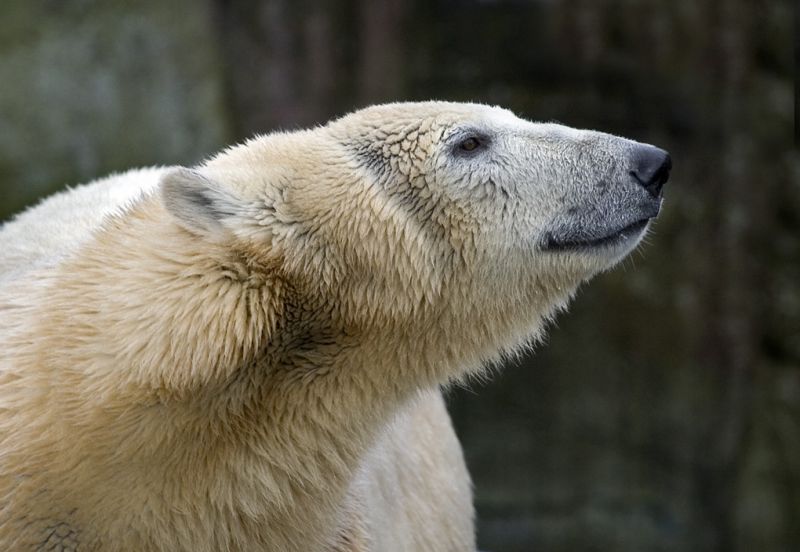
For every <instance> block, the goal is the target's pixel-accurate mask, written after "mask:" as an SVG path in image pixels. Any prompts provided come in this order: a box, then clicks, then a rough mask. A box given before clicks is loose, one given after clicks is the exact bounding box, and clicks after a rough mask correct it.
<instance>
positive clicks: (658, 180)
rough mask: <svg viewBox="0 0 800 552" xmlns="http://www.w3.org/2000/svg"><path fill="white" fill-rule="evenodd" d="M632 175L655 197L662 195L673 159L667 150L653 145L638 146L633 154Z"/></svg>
mask: <svg viewBox="0 0 800 552" xmlns="http://www.w3.org/2000/svg"><path fill="white" fill-rule="evenodd" d="M631 164H632V166H633V168H632V169H631V172H630V174H631V176H632V177H634V178H635V179H636V181H637V182H639V184H641V185H642V186H644V188H645V189H646V190H647V191H648V192H650V195H652V196H653V197H658V196H660V195H661V188H663V187H664V184H665V183H666V182H667V180H669V171H670V169H671V168H672V159H670V157H669V153H667V152H666V151H664V150H662V149H659V148H655V147H653V146H636V149H635V150H634V151H633V153H632V154H631Z"/></svg>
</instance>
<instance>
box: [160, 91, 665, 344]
mask: <svg viewBox="0 0 800 552" xmlns="http://www.w3.org/2000/svg"><path fill="white" fill-rule="evenodd" d="M669 170H670V159H669V156H668V155H667V153H666V152H664V151H663V150H660V149H658V148H655V147H653V146H649V145H644V144H640V143H637V142H633V141H630V140H626V139H623V138H618V137H615V136H611V135H608V134H602V133H599V132H594V131H587V130H575V129H572V128H568V127H564V126H561V125H557V124H541V123H532V122H529V121H526V120H523V119H520V118H518V117H516V116H515V115H514V114H512V113H511V112H509V111H507V110H505V109H501V108H497V107H489V106H485V105H476V104H458V103H443V102H426V103H398V104H389V105H382V106H373V107H369V108H366V109H363V110H361V111H357V112H355V113H352V114H350V115H347V116H345V117H343V118H341V119H338V120H335V121H333V122H331V123H329V124H328V125H327V126H324V127H320V128H316V129H313V130H306V131H299V132H294V133H283V134H272V135H268V136H264V137H258V138H255V139H253V140H251V141H249V142H247V143H245V144H243V145H241V146H238V147H236V148H233V149H231V150H228V151H226V152H224V153H223V154H221V155H219V156H217V157H216V158H214V159H212V160H210V161H209V162H208V163H206V164H205V165H203V166H201V167H199V168H197V169H192V170H189V169H177V170H175V171H172V172H170V173H168V174H167V175H166V176H165V177H164V181H163V186H162V197H163V199H164V202H165V205H166V206H167V208H168V210H169V211H171V212H172V213H173V214H174V215H175V216H176V217H177V219H178V220H179V221H180V222H181V224H183V225H184V226H185V227H186V228H187V229H188V230H190V231H192V232H195V233H197V234H198V236H200V238H201V239H208V240H217V241H220V240H222V241H225V240H228V241H231V243H233V244H235V245H234V247H238V248H240V249H241V250H242V251H245V252H247V253H246V254H247V255H251V256H252V257H253V261H252V263H251V266H254V267H257V266H262V267H273V268H274V267H278V268H276V270H279V271H280V272H281V273H282V274H283V275H284V276H285V278H286V279H287V281H290V282H292V285H293V287H294V289H298V290H302V291H301V292H300V293H301V295H302V296H303V301H304V302H305V303H308V304H309V305H310V306H309V307H307V309H306V310H307V312H316V313H325V314H324V315H321V316H325V317H328V318H329V319H330V321H333V322H331V323H335V324H338V325H340V326H342V327H347V328H348V329H349V331H353V328H361V329H367V328H375V327H383V328H391V330H392V331H398V330H402V331H408V330H409V329H410V328H417V329H419V331H430V330H431V328H434V327H437V326H436V325H439V326H438V327H441V328H444V329H443V331H444V332H445V333H447V334H448V335H449V336H450V338H452V336H453V335H454V334H455V335H459V336H461V337H463V338H464V339H466V340H468V341H471V342H474V343H476V344H478V343H480V345H479V346H478V348H479V349H485V351H482V352H479V353H480V354H481V355H484V354H490V353H489V351H491V350H492V349H498V350H500V349H503V348H507V347H513V346H514V345H515V344H516V343H518V342H521V341H524V338H525V336H526V335H530V334H534V333H535V332H536V330H537V328H538V327H539V326H541V320H542V319H543V318H544V317H547V316H548V315H549V314H550V313H551V312H552V311H553V310H554V309H555V308H557V307H558V306H560V305H563V304H564V302H565V301H566V299H567V298H568V297H569V296H570V295H571V293H572V292H573V291H574V290H575V289H576V288H577V286H578V285H579V284H580V283H581V282H582V281H584V280H586V279H588V278H590V277H591V276H593V275H594V274H596V273H598V272H599V271H602V270H605V269H607V268H609V267H611V266H613V265H614V264H616V263H617V262H619V261H620V259H622V258H623V257H624V256H625V255H627V254H628V253H629V252H630V251H631V250H633V249H634V248H635V247H636V245H637V244H638V243H639V241H640V240H641V238H642V236H643V235H644V233H645V232H646V230H647V227H648V225H649V223H650V221H651V220H652V219H653V218H654V217H655V216H656V215H657V214H658V212H659V209H660V206H661V202H662V195H661V191H662V186H663V184H664V183H665V181H666V180H667V177H668V174H669ZM412 333H413V332H412Z"/></svg>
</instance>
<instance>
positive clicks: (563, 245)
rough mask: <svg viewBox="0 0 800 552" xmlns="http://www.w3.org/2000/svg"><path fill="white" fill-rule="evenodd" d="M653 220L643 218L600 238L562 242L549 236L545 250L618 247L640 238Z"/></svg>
mask: <svg viewBox="0 0 800 552" xmlns="http://www.w3.org/2000/svg"><path fill="white" fill-rule="evenodd" d="M650 220H651V219H649V218H643V219H640V220H637V221H636V222H633V223H631V224H628V225H627V226H625V227H623V228H620V229H618V230H614V231H613V232H610V233H608V234H605V235H603V236H600V237H596V238H595V237H592V238H587V239H563V240H560V239H558V238H556V237H555V236H553V235H552V234H550V235H548V236H547V237H546V238H545V242H544V249H546V250H548V251H563V250H571V249H591V248H597V247H603V246H608V245H616V244H618V243H622V242H625V241H628V240H629V239H631V238H638V237H639V236H640V235H641V233H642V231H643V230H644V229H645V227H646V226H647V224H648V223H649V222H650Z"/></svg>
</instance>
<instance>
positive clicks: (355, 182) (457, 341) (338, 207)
mask: <svg viewBox="0 0 800 552" xmlns="http://www.w3.org/2000/svg"><path fill="white" fill-rule="evenodd" d="M475 132H477V133H478V134H479V136H481V140H484V139H485V142H486V143H485V144H482V147H483V146H486V147H487V148H488V145H487V144H489V143H490V142H491V150H489V153H485V152H484V153H481V152H478V153H473V152H471V151H467V150H466V149H465V148H461V149H459V147H460V146H459V145H458V144H459V143H461V142H459V141H460V140H462V139H463V136H465V135H467V134H469V133H475ZM489 136H490V137H491V138H489ZM625 147H627V146H626V145H625V141H623V140H621V139H617V138H613V137H610V136H607V135H602V134H598V133H591V132H586V131H574V130H571V129H566V128H564V127H559V126H557V125H536V124H533V123H528V122H526V121H522V120H520V119H517V118H516V117H514V116H513V115H512V114H511V113H509V112H507V111H505V110H501V109H499V108H491V107H486V106H480V105H468V104H447V103H436V102H431V103H423V104H393V105H388V106H378V107H373V108H368V109H366V110H363V111H359V112H356V113H354V114H351V115H349V116H347V117H345V118H342V119H340V120H337V121H334V122H332V123H330V124H329V125H327V126H325V127H321V128H317V129H314V130H309V131H301V132H296V133H289V134H274V135H269V136H263V137H258V138H256V139H253V140H251V141H249V142H247V143H245V144H243V145H240V146H237V147H234V148H232V149H229V150H227V151H225V152H223V153H221V154H219V155H218V156H216V157H215V158H213V159H211V160H210V161H208V162H207V163H204V164H203V165H202V166H200V167H198V168H196V169H184V168H164V169H151V170H143V171H137V172H131V173H126V174H124V175H119V176H116V177H111V178H109V179H106V180H103V181H98V182H96V183H93V184H90V185H88V186H85V187H80V188H77V189H75V190H70V191H67V192H64V193H62V194H59V195H57V196H54V197H53V198H51V199H49V200H47V201H45V202H43V203H42V204H41V205H39V206H37V207H36V208H34V209H32V210H30V211H28V212H26V213H23V214H22V215H21V216H20V217H18V218H17V219H15V220H14V221H12V222H10V223H8V224H7V225H6V226H4V227H3V228H2V232H0V248H1V251H2V253H0V549H3V550H39V549H41V550H45V549H47V550H50V549H55V550H80V551H90V550H110V551H115V550H120V551H121V550H131V551H133V550H137V551H180V550H192V551H218V550H229V551H239V550H241V551H251V550H253V551H254V550H276V551H332V550H341V551H345V550H348V551H350V550H372V551H380V552H383V551H409V550H420V551H432V552H435V551H467V550H474V547H475V541H474V534H473V521H472V518H473V512H472V505H471V497H470V495H471V493H470V482H469V477H468V475H467V472H466V468H465V466H464V461H463V458H462V455H461V451H460V448H459V445H458V443H457V441H456V438H455V436H454V434H453V431H452V427H451V425H450V421H449V419H448V417H447V413H446V410H445V408H444V406H443V403H442V398H441V394H440V392H439V391H438V386H439V385H441V384H445V383H446V382H448V381H450V380H453V379H455V378H460V377H463V376H464V375H465V374H467V373H470V372H473V371H475V370H477V369H479V368H480V367H481V366H482V365H484V364H485V363H486V362H488V361H492V360H495V359H497V358H498V356H499V355H500V354H502V353H503V352H504V351H513V350H514V349H516V348H518V347H519V346H521V345H523V344H524V343H526V342H527V341H529V340H530V339H531V338H534V337H535V336H536V335H537V334H538V333H539V332H540V330H541V326H542V323H543V321H544V320H545V319H547V317H549V316H550V315H551V314H552V313H553V312H554V310H556V309H557V308H559V307H560V306H561V305H563V304H564V303H565V301H566V300H567V299H568V297H569V296H570V294H571V293H572V292H573V291H574V290H575V288H576V287H577V286H578V284H579V283H580V282H581V281H583V280H585V279H586V278H588V277H590V276H591V275H593V274H594V273H596V272H597V271H599V270H603V269H605V268H607V267H609V266H611V265H613V264H614V263H615V262H617V261H618V260H619V259H620V258H621V257H622V256H624V255H625V254H626V253H627V252H628V251H630V249H631V248H632V247H634V246H635V243H636V240H629V241H627V242H625V243H623V244H621V245H618V246H614V247H606V248H603V249H602V250H601V251H597V252H587V251H564V252H547V251H543V250H542V248H541V247H540V243H541V238H542V236H545V235H546V232H547V231H548V228H549V227H550V226H549V225H552V224H554V221H558V220H560V219H559V218H558V217H559V216H561V213H562V212H563V211H565V209H567V207H568V204H569V201H568V200H565V198H570V197H582V196H585V195H586V194H589V193H591V187H592V186H593V182H594V179H596V175H598V174H603V175H607V174H609V171H612V170H614V167H615V163H616V161H615V159H616V157H617V156H618V154H619V152H621V151H623V150H624V149H625ZM597 152H600V153H597ZM490 153H491V156H489V155H490ZM481 156H483V157H481ZM590 181H591V184H590ZM59 547H60V548H59Z"/></svg>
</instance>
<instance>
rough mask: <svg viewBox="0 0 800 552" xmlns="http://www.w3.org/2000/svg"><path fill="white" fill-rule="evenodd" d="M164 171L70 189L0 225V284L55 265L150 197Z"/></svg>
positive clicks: (117, 177) (149, 170)
mask: <svg viewBox="0 0 800 552" xmlns="http://www.w3.org/2000/svg"><path fill="white" fill-rule="evenodd" d="M166 170H168V168H164V167H151V168H145V169H135V170H131V171H127V172H124V173H119V174H114V175H111V176H108V177H106V178H102V179H99V180H95V181H93V182H90V183H88V184H84V185H81V186H77V187H75V188H69V189H67V190H64V191H62V192H60V193H57V194H55V195H53V196H50V197H48V198H47V199H45V200H44V201H42V202H40V203H39V204H37V205H35V206H33V207H31V208H29V209H27V210H26V211H24V212H22V213H20V214H19V215H17V216H16V217H15V218H13V219H12V220H10V221H8V222H7V223H5V224H4V225H2V226H0V250H2V251H3V256H2V257H0V283H2V282H9V281H13V280H17V279H19V278H22V277H23V276H24V275H25V274H27V273H28V272H30V271H31V270H34V269H37V268H46V267H48V266H54V265H57V264H58V263H59V262H60V261H61V260H62V259H64V258H66V257H68V256H69V255H70V254H71V253H73V252H74V251H75V250H76V249H77V248H78V246H79V245H80V244H81V243H83V242H84V241H85V240H86V239H87V238H88V237H89V236H90V235H91V233H92V232H93V231H94V230H95V229H97V228H98V227H99V226H100V225H101V224H102V222H103V220H104V219H105V218H106V217H107V216H109V215H111V214H114V213H116V212H119V211H120V210H123V209H125V208H126V206H127V205H130V204H132V203H133V202H135V201H136V199H137V198H140V197H142V196H143V195H147V194H150V193H152V191H153V190H154V189H155V188H156V187H157V185H158V182H159V178H160V176H161V174H163V172H164V171H166Z"/></svg>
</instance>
